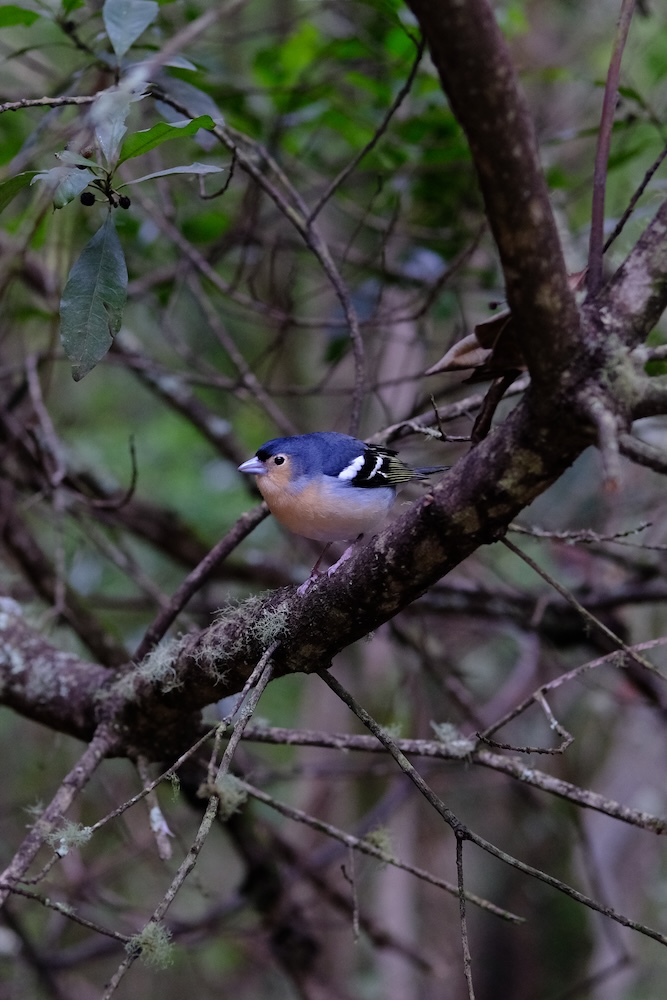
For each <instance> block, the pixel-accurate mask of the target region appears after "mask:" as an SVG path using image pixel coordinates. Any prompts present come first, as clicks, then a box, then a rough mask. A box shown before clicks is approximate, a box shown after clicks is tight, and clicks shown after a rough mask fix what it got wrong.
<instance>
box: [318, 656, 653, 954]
mask: <svg viewBox="0 0 667 1000" xmlns="http://www.w3.org/2000/svg"><path fill="white" fill-rule="evenodd" d="M318 674H319V676H320V677H321V678H322V680H323V681H324V683H325V684H326V685H327V686H328V687H330V688H331V690H332V691H333V692H334V694H337V695H338V697H339V698H340V699H341V701H343V702H344V704H346V705H347V706H348V708H349V709H350V710H351V711H352V712H353V713H354V714H355V715H356V716H357V718H358V719H359V720H360V721H361V722H362V723H363V724H364V725H365V726H366V727H367V729H369V730H370V731H371V732H372V733H373V735H374V736H375V737H376V738H377V739H378V740H379V741H380V743H382V745H383V746H384V747H385V749H386V750H388V751H389V753H390V754H391V756H392V757H393V758H394V760H395V761H396V763H397V764H398V766H399V767H400V768H401V770H402V771H403V772H404V774H406V775H407V776H408V777H409V778H410V780H411V781H412V783H413V784H414V785H415V786H416V787H417V788H418V789H419V791H420V792H421V794H422V795H423V797H424V798H425V799H426V801H427V802H428V803H429V804H430V805H431V806H432V807H433V808H434V809H435V810H436V812H437V813H438V814H439V815H440V816H442V818H443V819H444V820H445V822H446V823H447V824H448V825H449V826H450V827H451V829H452V832H453V833H454V835H455V836H456V837H457V838H459V837H462V838H464V839H465V840H470V841H471V842H472V843H473V844H476V845H477V847H479V848H481V850H483V851H486V852H487V853H488V854H490V855H492V857H494V858H497V859H498V860H499V861H502V862H503V863H504V864H506V865H509V866H510V867H511V868H515V869H516V870H517V871H520V872H522V873H523V874H524V875H529V876H531V877H532V878H535V879H538V880H539V881H540V882H544V883H545V885H548V886H551V888H552V889H557V890H558V892H562V893H563V894H564V895H566V896H569V898H570V899H573V900H575V902H577V903H582V904H583V905H584V906H588V907H589V908H590V909H592V910H595V911H596V912H598V913H602V914H603V915H604V916H606V917H609V919H610V920H614V921H616V923H618V924H621V925H622V926H623V927H630V928H631V929H632V930H634V931H637V933H639V934H644V935H645V936H646V937H649V938H652V939H653V940H654V941H658V942H659V943H660V944H663V945H665V946H667V934H662V933H660V931H656V930H654V929H653V928H652V927H648V926H647V925H646V924H640V923H638V922H637V921H636V920H631V919H630V918H629V917H626V916H624V914H622V913H618V912H617V911H616V910H613V909H612V908H611V907H610V906H603V905H602V904H601V903H598V901H597V900H595V899H593V898H592V897H590V896H587V895H586V894H585V893H583V892H579V890H578V889H575V888H574V887H573V886H571V885H568V884H567V883H566V882H562V881H561V880H560V879H558V878H555V877H554V876H553V875H549V874H548V873H547V872H543V871H540V869H539V868H533V866H532V865H527V864H526V863H525V862H523V861H519V860H518V858H515V857H513V856H512V855H511V854H507V853H506V852H505V851H501V850H500V848H499V847H496V846H495V844H492V843H491V842H490V841H488V840H485V839H484V837H480V836H479V834H477V833H475V832H474V831H473V830H471V829H470V828H469V827H467V826H465V824H463V823H462V822H461V821H460V820H459V819H458V818H457V816H455V814H454V813H453V812H452V810H451V809H449V808H448V807H447V806H446V805H445V803H444V802H443V801H442V799H441V798H440V797H439V796H438V795H436V794H435V792H434V791H433V789H432V788H431V787H430V786H429V785H428V784H427V783H426V781H424V779H423V778H422V776H421V775H420V774H419V772H418V771H416V770H415V768H414V767H413V766H412V764H411V763H410V761H409V760H408V759H407V757H406V756H405V754H403V753H402V752H401V750H400V748H399V747H398V745H397V743H396V741H395V740H394V738H393V737H392V736H390V735H389V733H388V732H387V731H386V730H385V729H383V727H382V726H380V725H379V724H378V723H377V722H376V721H375V719H373V717H372V716H371V715H369V713H368V712H367V711H366V709H365V708H363V707H362V706H361V705H360V704H359V703H358V702H357V701H356V700H355V699H354V698H353V697H352V695H351V694H350V692H349V691H347V690H346V689H345V688H344V687H343V686H342V684H340V683H339V682H338V681H337V680H336V678H335V677H333V676H332V675H331V674H330V673H329V672H328V671H327V670H319V671H318Z"/></svg>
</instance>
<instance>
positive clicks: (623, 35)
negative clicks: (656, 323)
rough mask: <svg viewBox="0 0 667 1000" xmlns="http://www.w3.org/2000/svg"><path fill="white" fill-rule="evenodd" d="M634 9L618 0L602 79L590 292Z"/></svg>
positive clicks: (597, 280) (597, 273)
mask: <svg viewBox="0 0 667 1000" xmlns="http://www.w3.org/2000/svg"><path fill="white" fill-rule="evenodd" d="M634 11H635V0H622V3H621V14H620V17H619V20H618V26H617V29H616V37H615V39H614V48H613V51H612V54H611V60H610V62H609V71H608V73H607V79H606V81H605V88H604V97H603V100H602V113H601V115H600V129H599V131H598V142H597V149H596V150H595V167H594V170H593V203H592V206H591V232H590V240H589V247H588V278H587V287H588V293H589V295H591V296H592V295H595V294H596V292H597V291H598V290H599V288H600V286H601V284H602V252H603V242H604V197H605V188H606V185H607V163H608V161H609V150H610V148H611V134H612V130H613V127H614V112H615V110H616V101H617V99H618V83H619V78H620V75H621V60H622V58H623V50H624V48H625V43H626V40H627V37H628V32H629V30H630V23H631V21H632V16H633V14H634Z"/></svg>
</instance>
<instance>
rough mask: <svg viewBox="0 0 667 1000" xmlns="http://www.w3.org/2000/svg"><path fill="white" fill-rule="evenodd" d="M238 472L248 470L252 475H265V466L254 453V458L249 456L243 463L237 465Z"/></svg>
mask: <svg viewBox="0 0 667 1000" xmlns="http://www.w3.org/2000/svg"><path fill="white" fill-rule="evenodd" d="M239 472H248V473H250V474H251V475H253V476H265V475H266V466H265V465H264V462H260V460H259V459H258V458H257V456H256V455H255V456H254V458H249V459H248V461H247V462H244V463H243V465H239Z"/></svg>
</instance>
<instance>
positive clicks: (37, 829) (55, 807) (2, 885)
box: [0, 725, 116, 907]
mask: <svg viewBox="0 0 667 1000" xmlns="http://www.w3.org/2000/svg"><path fill="white" fill-rule="evenodd" d="M115 741H116V738H115V736H114V734H113V732H112V730H111V729H110V728H109V727H108V726H106V725H101V726H99V727H98V729H97V731H96V733H95V735H94V736H93V738H92V740H91V741H90V743H89V744H88V746H87V747H86V749H85V750H84V752H83V753H82V755H81V756H80V757H79V759H78V761H77V762H76V764H75V765H74V767H73V768H72V770H71V771H70V772H69V774H67V775H65V777H64V778H63V780H62V782H61V784H60V787H59V788H58V791H57V792H56V794H55V795H54V796H53V798H52V799H51V801H50V803H49V804H48V806H47V807H46V809H44V810H43V812H42V814H41V815H40V817H39V819H38V820H37V821H36V822H35V823H34V824H33V826H32V827H31V829H30V832H29V833H28V835H27V836H26V838H25V839H24V841H23V843H22V844H21V846H20V847H19V849H18V851H17V852H16V854H15V855H14V857H13V858H12V860H11V861H10V863H9V865H8V866H7V867H6V868H5V870H4V872H2V874H0V907H1V906H2V905H3V903H4V902H5V900H6V899H7V896H8V894H9V893H10V892H11V887H12V886H13V885H14V884H15V883H16V882H18V881H20V880H21V877H22V876H23V875H24V874H25V872H26V871H27V870H28V867H29V866H30V864H31V863H32V861H33V860H34V858H35V856H36V855H37V852H38V851H39V849H40V847H41V846H42V844H43V843H44V841H45V840H46V838H47V837H48V835H49V834H50V833H51V832H52V831H53V830H54V829H55V828H56V826H57V824H58V823H59V822H60V820H61V819H62V817H63V815H64V814H65V813H66V812H67V810H68V809H69V807H70V806H71V804H72V802H73V801H74V799H75V797H76V796H77V794H78V793H79V792H80V791H81V790H82V789H83V788H85V786H86V785H87V783H88V781H89V780H90V778H91V775H92V774H93V772H94V771H95V770H96V768H97V767H98V766H99V765H100V764H101V763H102V761H103V760H104V758H105V757H106V756H107V754H108V753H109V751H110V750H111V749H112V747H113V746H114V743H115Z"/></svg>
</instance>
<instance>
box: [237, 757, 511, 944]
mask: <svg viewBox="0 0 667 1000" xmlns="http://www.w3.org/2000/svg"><path fill="white" fill-rule="evenodd" d="M362 739H363V737H362ZM240 784H241V787H242V788H244V789H245V791H246V792H247V793H248V795H249V796H250V797H251V798H253V799H257V801H258V802H262V803H264V805H267V806H269V807H270V808H271V809H274V810H275V811H276V812H279V813H280V814H281V816H285V817H286V818H287V819H291V820H294V822H295V823H303V824H304V826H308V827H310V829H311V830H317V831H318V833H323V834H325V835H326V836H327V837H331V839H332V840H337V841H338V842H339V843H341V844H344V845H345V846H346V847H348V848H350V849H351V850H355V851H359V852H360V853H361V854H367V855H368V856H369V857H371V858H375V859H376V861H381V862H382V863H383V864H385V865H393V866H394V868H400V869H401V871H404V872H408V874H410V875H414V876H415V877H416V878H418V879H421V880H422V881H423V882H428V883H429V885H434V886H437V888H438V889H444V891H445V892H447V893H449V895H450V896H458V894H459V889H458V886H456V885H453V884H452V883H451V882H448V881H447V880H446V879H442V878H438V877H437V876H436V875H433V874H432V873H431V872H429V871H427V870H426V869H424V868H418V867H417V866H416V865H410V864H407V863H406V862H404V861H401V860H400V858H396V857H395V856H394V855H393V854H389V853H388V852H387V851H383V850H382V848H381V847H378V846H377V845H376V844H373V843H372V842H371V841H370V840H367V839H366V838H365V837H355V836H354V835H353V834H351V833H345V831H344V830H341V829H339V828H338V827H336V826H333V825H332V824H331V823H326V822H325V821H324V820H321V819H317V818H316V817H315V816H311V815H310V813H307V812H304V811H303V810H302V809H297V808H295V807H294V806H288V805H286V804H285V803H284V802H280V801H279V800H278V799H276V798H274V797H273V796H272V795H269V794H268V793H267V792H264V791H262V790H261V789H260V788H256V787H255V786H254V785H251V784H249V782H247V781H240ZM466 899H467V900H468V902H470V903H473V904H474V905H475V906H478V907H479V908H480V909H482V910H486V911H487V912H488V913H492V914H493V915H494V916H496V917H501V918H502V919H503V920H509V921H510V923H515V924H522V923H523V917H519V916H517V915H516V914H515V913H511V912H510V911H509V910H503V909H502V908H501V907H499V906H496V905H495V904H494V903H490V902H489V901H488V900H487V899H482V897H481V896H477V895H475V893H474V892H466Z"/></svg>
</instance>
